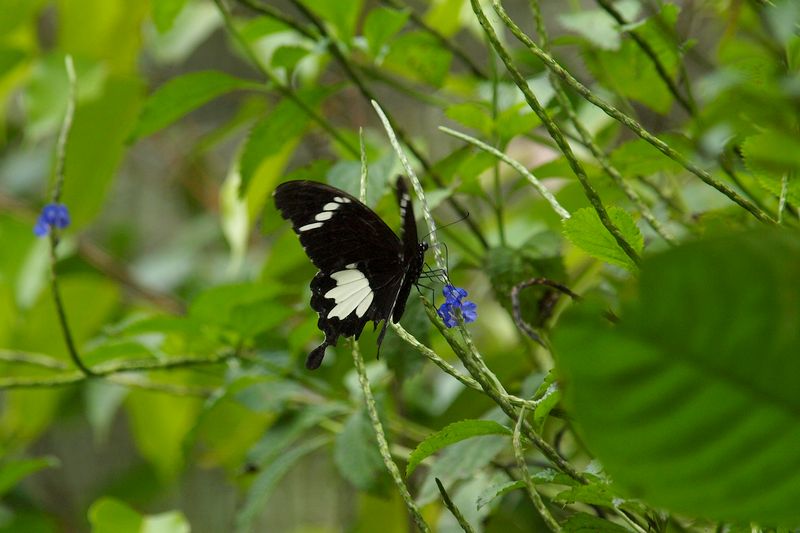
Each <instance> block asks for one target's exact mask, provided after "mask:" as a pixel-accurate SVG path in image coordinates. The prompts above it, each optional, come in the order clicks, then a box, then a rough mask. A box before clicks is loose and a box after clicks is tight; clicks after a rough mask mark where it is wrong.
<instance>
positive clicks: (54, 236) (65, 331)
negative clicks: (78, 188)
mask: <svg viewBox="0 0 800 533" xmlns="http://www.w3.org/2000/svg"><path fill="white" fill-rule="evenodd" d="M64 65H65V67H66V69H67V79H68V80H69V93H68V94H67V110H66V112H65V113H64V121H63V122H62V123H61V131H60V132H59V134H58V142H57V144H56V170H55V176H56V180H55V186H54V187H53V195H52V198H51V202H52V203H54V204H57V203H59V201H60V200H61V191H62V190H63V188H64V175H65V172H64V168H65V167H66V159H67V140H68V139H69V132H70V130H71V129H72V120H73V118H74V116H75V88H76V85H77V80H76V78H75V66H74V65H73V63H72V56H70V55H67V56H66V57H65V58H64ZM58 237H59V235H58V228H56V227H55V226H53V227H51V228H50V234H49V241H50V292H51V293H52V295H53V304H54V305H55V308H56V314H57V315H58V323H59V326H60V327H61V335H62V336H63V337H64V344H66V346H67V352H68V353H69V357H70V359H72V362H73V364H75V366H76V367H78V369H80V371H81V372H82V373H83V374H84V375H86V376H93V375H94V372H92V370H91V369H90V368H89V367H87V366H86V365H84V364H83V361H82V360H81V357H80V355H79V354H78V349H77V347H76V346H75V340H74V339H73V337H72V330H71V329H70V327H69V321H68V320H67V311H66V309H65V308H64V302H63V301H62V299H61V289H60V287H59V283H58V274H57V269H56V264H57V263H58V256H57V254H56V248H57V247H58Z"/></svg>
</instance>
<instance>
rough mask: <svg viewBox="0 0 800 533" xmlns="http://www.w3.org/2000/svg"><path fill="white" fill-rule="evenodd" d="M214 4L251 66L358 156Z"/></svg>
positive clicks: (219, 1)
mask: <svg viewBox="0 0 800 533" xmlns="http://www.w3.org/2000/svg"><path fill="white" fill-rule="evenodd" d="M214 4H215V5H216V6H217V9H218V10H219V12H220V14H221V15H222V19H223V21H224V22H225V28H226V29H227V30H228V33H230V35H231V36H233V38H234V40H235V41H236V42H237V43H238V44H239V46H240V47H241V49H242V51H244V53H245V55H246V56H247V58H248V59H249V60H250V62H251V63H252V64H253V66H254V67H255V68H256V69H257V70H258V71H259V72H260V73H261V74H262V75H263V76H264V77H265V78H267V80H269V82H270V83H271V84H272V85H274V86H275V88H276V89H277V90H278V92H279V93H280V94H281V95H282V96H283V97H284V98H288V99H289V100H291V101H292V102H294V104H295V105H296V106H297V107H299V108H300V109H301V110H302V111H303V113H305V114H306V115H308V117H309V118H311V120H313V121H314V122H316V123H317V124H318V125H319V126H320V127H321V128H322V129H323V130H325V131H326V132H327V133H328V134H329V135H330V136H331V137H333V138H334V139H335V140H336V141H337V142H338V143H339V144H340V145H341V146H342V147H344V148H345V149H346V150H347V151H348V152H350V153H351V154H352V155H353V157H358V148H356V147H355V146H354V145H353V143H351V142H350V141H349V140H348V139H347V138H345V137H344V136H343V135H342V134H341V133H339V131H338V130H337V129H336V128H335V127H334V126H333V124H331V123H330V122H328V121H327V120H326V119H325V118H324V117H323V116H322V115H320V114H319V113H317V112H316V111H314V110H313V109H312V108H311V107H309V106H308V104H306V103H305V102H304V101H303V100H302V98H300V97H299V96H297V94H296V93H295V92H294V91H293V90H292V89H291V88H290V87H289V86H288V85H286V84H284V83H283V82H282V81H280V80H279V79H278V78H277V77H276V76H275V75H274V74H273V73H272V72H271V71H270V70H269V69H268V68H267V67H265V66H264V65H262V64H261V60H260V59H259V58H258V56H256V54H255V52H253V49H252V48H251V47H250V45H249V44H248V43H247V41H245V40H244V37H242V35H241V34H240V33H239V31H238V30H237V29H236V26H235V25H234V23H233V20H232V19H231V14H230V12H229V11H228V9H227V8H226V7H225V5H224V4H223V1H222V0H214Z"/></svg>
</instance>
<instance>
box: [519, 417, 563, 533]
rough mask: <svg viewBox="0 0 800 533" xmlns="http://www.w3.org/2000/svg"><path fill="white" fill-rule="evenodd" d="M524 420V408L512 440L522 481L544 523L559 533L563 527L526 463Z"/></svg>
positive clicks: (555, 532)
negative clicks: (523, 437) (545, 499)
mask: <svg viewBox="0 0 800 533" xmlns="http://www.w3.org/2000/svg"><path fill="white" fill-rule="evenodd" d="M524 420H525V407H522V408H521V409H520V410H519V417H518V418H517V423H516V424H514V435H513V437H512V439H511V444H512V446H513V448H514V458H515V459H516V460H517V467H518V468H519V470H520V474H521V475H522V480H523V481H524V482H525V488H526V489H527V492H528V497H530V499H531V502H533V506H534V507H536V510H537V511H539V514H540V515H541V516H542V520H544V523H545V524H546V525H547V527H549V528H550V531H553V532H554V533H558V532H560V531H561V526H560V525H559V524H558V522H557V521H556V519H555V518H553V515H552V514H551V513H550V510H549V509H547V506H546V505H545V504H544V501H543V500H542V497H541V496H540V495H539V493H538V492H537V491H536V487H535V486H534V484H533V479H532V478H531V473H530V471H528V463H527V462H526V461H525V454H524V453H523V452H522V442H521V439H520V435H521V433H522V432H521V430H522V422H523V421H524Z"/></svg>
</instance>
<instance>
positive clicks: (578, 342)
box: [554, 230, 800, 527]
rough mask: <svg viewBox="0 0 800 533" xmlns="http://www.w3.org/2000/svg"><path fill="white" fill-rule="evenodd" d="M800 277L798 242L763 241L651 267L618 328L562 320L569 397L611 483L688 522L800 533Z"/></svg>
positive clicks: (648, 263)
mask: <svg viewBox="0 0 800 533" xmlns="http://www.w3.org/2000/svg"><path fill="white" fill-rule="evenodd" d="M798 279H800V239H798V237H797V234H796V233H790V232H782V231H777V230H759V231H754V232H750V233H745V234H741V235H736V236H727V237H720V238H715V239H709V240H705V241H700V242H694V243H691V244H687V245H684V246H681V247H679V248H675V249H673V250H670V251H668V252H666V253H663V254H661V255H657V256H654V257H651V258H648V259H647V260H645V261H644V263H643V265H642V273H641V279H640V283H639V290H638V297H636V298H634V299H632V301H630V302H628V303H627V304H626V305H625V306H624V307H623V310H622V313H621V320H620V322H619V324H618V325H616V326H615V327H610V326H609V325H608V324H607V323H606V322H605V321H604V320H602V319H601V318H599V315H597V314H596V313H591V314H588V315H586V314H581V315H579V316H576V317H574V318H573V319H572V321H565V320H567V319H568V318H569V315H566V316H565V317H564V318H563V319H562V323H561V324H560V328H559V330H558V331H557V335H556V336H555V338H554V346H555V353H556V355H557V362H558V365H559V368H560V371H561V374H562V375H563V376H564V378H565V379H564V381H565V383H566V384H567V390H566V393H567V400H568V402H569V405H571V406H572V410H571V412H572V413H573V414H574V416H575V419H576V423H577V425H578V427H579V428H580V432H581V434H582V437H583V440H584V442H585V443H586V445H587V447H588V448H589V449H590V450H591V452H592V453H593V454H595V455H596V456H597V458H598V459H599V460H600V461H602V463H603V465H604V467H605V469H606V470H607V471H608V473H609V474H610V476H611V477H612V478H613V479H614V481H615V484H618V485H619V486H620V488H624V489H625V490H626V492H627V493H628V494H630V495H631V496H633V497H636V498H640V499H642V500H645V501H647V502H649V503H651V504H653V505H656V506H659V507H664V508H667V509H670V510H673V511H676V512H680V513H682V514H686V515H690V516H698V517H706V518H710V519H714V520H724V521H729V522H757V523H763V524H772V525H787V526H790V527H794V526H796V525H797V524H798V523H800V508H798V506H797V502H798V501H800V473H799V472H798V470H797V469H795V468H787V465H792V464H800V448H798V446H797V442H798V441H800V396H798V395H797V394H796V391H797V376H799V375H800V358H798V357H797V356H796V355H797V354H798V353H800V328H798V327H797V323H798V317H800V285H799V284H798V283H797V280H798ZM579 309H580V307H579V308H577V309H576V310H575V311H579ZM600 398H602V401H598V399H600Z"/></svg>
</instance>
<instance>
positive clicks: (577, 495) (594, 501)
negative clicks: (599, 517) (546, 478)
mask: <svg viewBox="0 0 800 533" xmlns="http://www.w3.org/2000/svg"><path fill="white" fill-rule="evenodd" d="M616 497H617V495H616V494H614V492H612V490H611V488H610V487H609V486H608V485H607V484H605V483H591V484H589V485H580V486H577V487H571V488H569V489H567V490H565V491H562V492H559V493H558V494H556V495H555V497H554V498H553V499H554V500H558V501H562V502H566V503H574V502H581V503H587V504H589V505H601V506H605V507H610V508H613V507H614V503H613V502H614V498H616Z"/></svg>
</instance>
